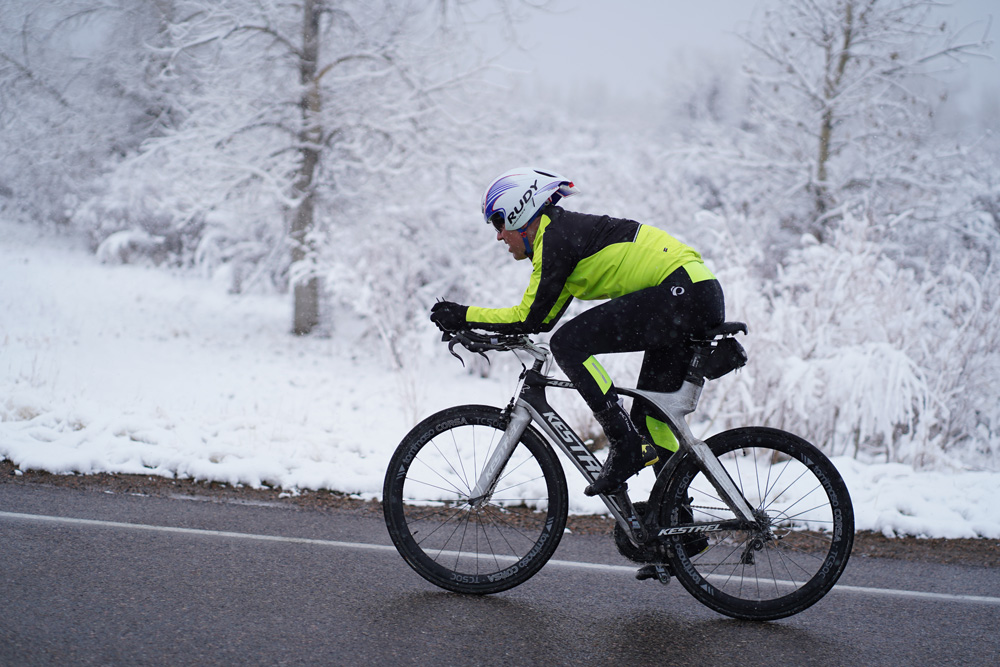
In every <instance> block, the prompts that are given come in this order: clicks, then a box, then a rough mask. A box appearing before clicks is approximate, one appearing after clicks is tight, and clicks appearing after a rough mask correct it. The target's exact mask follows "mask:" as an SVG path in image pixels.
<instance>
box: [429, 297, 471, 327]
mask: <svg viewBox="0 0 1000 667" xmlns="http://www.w3.org/2000/svg"><path fill="white" fill-rule="evenodd" d="M468 310H469V307H468V306H462V305H459V304H457V303H453V302H451V301H438V302H437V303H435V304H434V305H433V306H432V307H431V322H433V323H434V324H436V325H437V327H438V329H440V330H441V331H459V330H461V329H468V328H469V325H468V323H467V322H466V320H465V314H466V313H467V312H468Z"/></svg>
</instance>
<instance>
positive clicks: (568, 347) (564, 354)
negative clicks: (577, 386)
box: [549, 327, 585, 369]
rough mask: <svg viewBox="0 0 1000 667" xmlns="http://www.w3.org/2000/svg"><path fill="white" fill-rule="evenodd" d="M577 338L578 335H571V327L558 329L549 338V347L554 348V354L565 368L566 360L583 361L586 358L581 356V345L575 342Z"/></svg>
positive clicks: (558, 362)
mask: <svg viewBox="0 0 1000 667" xmlns="http://www.w3.org/2000/svg"><path fill="white" fill-rule="evenodd" d="M575 340H576V336H572V335H570V333H569V327H562V328H560V329H558V330H557V331H556V332H555V333H554V334H552V337H551V338H550V339H549V349H550V350H552V356H553V357H555V360H556V363H557V364H559V366H560V367H561V368H563V369H565V368H566V362H571V361H574V360H576V361H583V359H584V358H585V357H580V351H579V346H578V345H576V344H575ZM578 357H579V358H578Z"/></svg>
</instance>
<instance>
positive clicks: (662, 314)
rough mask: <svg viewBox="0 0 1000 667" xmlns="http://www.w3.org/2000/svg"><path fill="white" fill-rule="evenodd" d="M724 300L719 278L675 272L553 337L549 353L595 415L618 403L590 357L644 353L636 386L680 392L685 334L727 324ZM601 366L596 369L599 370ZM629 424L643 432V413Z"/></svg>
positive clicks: (575, 320)
mask: <svg viewBox="0 0 1000 667" xmlns="http://www.w3.org/2000/svg"><path fill="white" fill-rule="evenodd" d="M725 310H726V308H725V299H724V297H723V294H722V287H721V285H719V281H717V280H714V279H713V280H703V281H700V282H697V283H692V282H691V279H690V278H689V277H688V274H687V271H685V270H684V269H678V270H677V271H674V272H673V273H671V274H670V275H669V276H667V278H666V279H665V280H664V281H663V282H662V283H660V284H659V285H657V286H656V287H648V288H646V289H644V290H640V291H638V292H633V293H632V294H626V295H625V296H622V297H619V298H617V299H611V300H610V301H607V302H605V303H603V304H601V305H599V306H596V307H594V308H591V309H590V310H587V311H585V312H583V313H581V314H580V315H577V316H576V317H574V318H573V319H571V320H570V321H568V322H566V323H565V324H563V325H562V326H561V327H559V329H558V330H557V331H556V332H555V333H554V334H553V335H552V339H551V341H550V344H551V348H552V355H553V356H554V357H555V359H556V362H557V363H558V364H559V367H560V368H562V369H563V372H564V373H566V376H567V377H568V378H569V379H570V381H571V382H573V384H574V385H575V386H576V388H577V390H578V391H579V392H580V395H581V396H583V399H584V400H585V401H586V402H587V405H588V406H590V409H591V410H593V411H594V412H599V411H601V410H603V409H605V408H607V407H609V406H610V405H611V404H612V403H614V402H617V401H618V394H617V392H616V391H615V388H614V385H613V384H610V380H607V381H603V378H601V374H600V372H599V371H597V372H595V371H593V370H592V368H593V366H592V364H593V362H592V361H591V362H588V360H590V357H591V356H592V355H596V354H609V353H614V352H639V351H643V350H644V351H645V352H646V354H645V355H644V356H643V359H642V369H641V370H640V371H639V379H638V382H637V384H636V386H637V388H639V389H645V390H648V391H676V390H677V389H680V386H681V384H682V383H683V381H684V375H685V373H686V371H687V366H688V362H689V361H690V359H691V349H690V344H689V343H688V335H689V334H692V333H698V332H701V331H704V330H706V329H711V328H712V327H716V326H719V325H720V324H722V323H723V322H724V321H725ZM597 368H598V369H599V368H600V367H599V366H598V367H597ZM637 412H638V411H637V410H636V409H633V411H632V421H633V422H635V424H636V426H637V427H638V428H639V430H640V432H645V423H644V422H645V419H644V416H645V413H641V414H637Z"/></svg>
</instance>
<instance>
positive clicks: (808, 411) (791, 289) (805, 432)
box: [707, 215, 1000, 466]
mask: <svg viewBox="0 0 1000 667" xmlns="http://www.w3.org/2000/svg"><path fill="white" fill-rule="evenodd" d="M873 236H874V232H873V230H872V228H871V226H870V225H869V224H868V222H867V221H863V220H861V219H859V218H856V217H853V216H851V215H848V216H845V218H844V220H843V221H842V223H841V224H840V225H839V226H838V227H836V228H835V230H834V232H833V234H832V238H831V240H830V242H829V243H825V244H819V243H815V242H806V243H805V244H804V246H803V247H802V248H801V249H800V250H798V251H795V252H793V253H791V254H790V255H789V256H788V258H787V260H786V262H785V264H784V265H783V266H780V267H778V269H777V278H776V279H775V280H774V281H773V282H772V281H766V280H761V279H759V278H757V279H751V280H749V281H747V282H744V283H742V284H741V283H737V284H733V283H732V282H727V281H726V280H725V279H724V284H726V287H727V297H730V296H735V297H736V298H735V300H736V301H737V302H738V303H739V304H740V310H741V311H742V314H741V313H732V311H731V312H730V316H731V317H743V318H745V319H747V320H748V321H749V322H750V325H751V335H750V337H749V338H748V339H747V343H746V346H747V348H748V350H749V352H750V365H749V366H748V367H747V369H746V370H745V371H744V372H743V373H742V374H741V375H739V376H738V377H737V378H736V379H735V380H733V381H732V382H735V383H736V384H737V385H739V386H738V390H737V391H731V390H729V391H727V392H726V393H725V395H724V396H713V394H712V392H709V393H708V396H707V398H708V403H707V406H708V409H709V410H710V412H713V413H716V414H724V415H726V418H725V419H723V420H722V422H723V423H722V425H724V426H732V425H736V424H738V423H740V422H741V421H743V422H744V423H745V422H747V421H751V422H754V423H764V424H767V425H770V426H774V427H778V428H783V429H786V430H789V431H793V432H796V433H799V434H800V435H802V436H804V437H806V438H807V439H809V440H811V441H813V442H814V443H815V444H817V445H818V446H820V447H821V448H822V449H824V450H825V451H826V452H827V453H829V454H834V455H843V454H846V455H849V456H855V457H860V458H865V459H876V460H886V461H894V462H905V463H911V464H914V465H920V466H940V465H954V466H961V465H973V466H983V465H996V463H997V456H998V454H1000V448H998V447H997V444H998V438H997V427H998V426H1000V407H998V405H997V403H996V400H995V397H996V386H997V380H996V378H997V377H1000V352H998V346H997V342H998V337H1000V317H998V314H1000V310H998V304H997V300H996V298H995V297H993V296H992V295H993V294H996V293H997V291H996V290H995V289H994V290H992V291H990V290H988V289H987V288H988V286H990V285H994V286H995V284H996V283H995V281H996V279H997V275H996V272H995V271H994V272H993V273H991V274H988V275H981V276H978V277H977V276H974V275H973V274H971V273H969V272H966V271H962V270H961V269H959V268H957V267H954V266H953V267H952V268H949V269H943V270H941V271H939V272H937V273H934V274H926V273H925V274H921V273H918V272H917V271H915V270H913V269H910V268H904V267H902V266H901V265H900V264H899V263H898V262H897V261H896V260H894V259H892V258H890V257H889V256H888V255H887V254H886V253H885V252H884V248H883V246H882V245H881V244H880V243H877V242H875V241H874V240H872V237H873ZM738 254H739V253H734V256H738ZM723 275H724V274H723Z"/></svg>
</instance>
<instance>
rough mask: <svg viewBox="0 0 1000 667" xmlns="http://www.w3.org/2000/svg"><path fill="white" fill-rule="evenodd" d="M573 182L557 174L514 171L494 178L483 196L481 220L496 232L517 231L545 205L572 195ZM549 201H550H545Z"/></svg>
mask: <svg viewBox="0 0 1000 667" xmlns="http://www.w3.org/2000/svg"><path fill="white" fill-rule="evenodd" d="M577 192H578V190H577V189H576V188H575V187H573V182H572V181H571V180H569V179H568V178H563V177H562V176H560V175H559V174H555V173H552V172H549V171H542V170H540V169H532V168H531V167H518V168H517V169H511V170H510V171H507V172H504V173H503V174H501V175H500V176H498V177H497V178H496V179H495V180H494V181H493V182H492V183H490V187H488V188H486V192H485V193H483V218H484V219H485V220H486V222H488V223H490V224H492V225H493V226H494V227H496V228H497V229H500V221H501V220H502V221H503V228H504V229H507V230H509V231H515V230H521V229H523V228H524V227H527V225H528V224H529V223H530V222H531V221H532V220H533V219H534V217H535V214H536V213H538V211H539V210H541V208H542V207H543V206H545V205H546V204H547V203H551V204H555V203H556V202H557V201H559V200H560V199H561V198H562V197H568V196H570V195H573V194H576V193H577ZM550 199H551V201H549V200H550Z"/></svg>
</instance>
